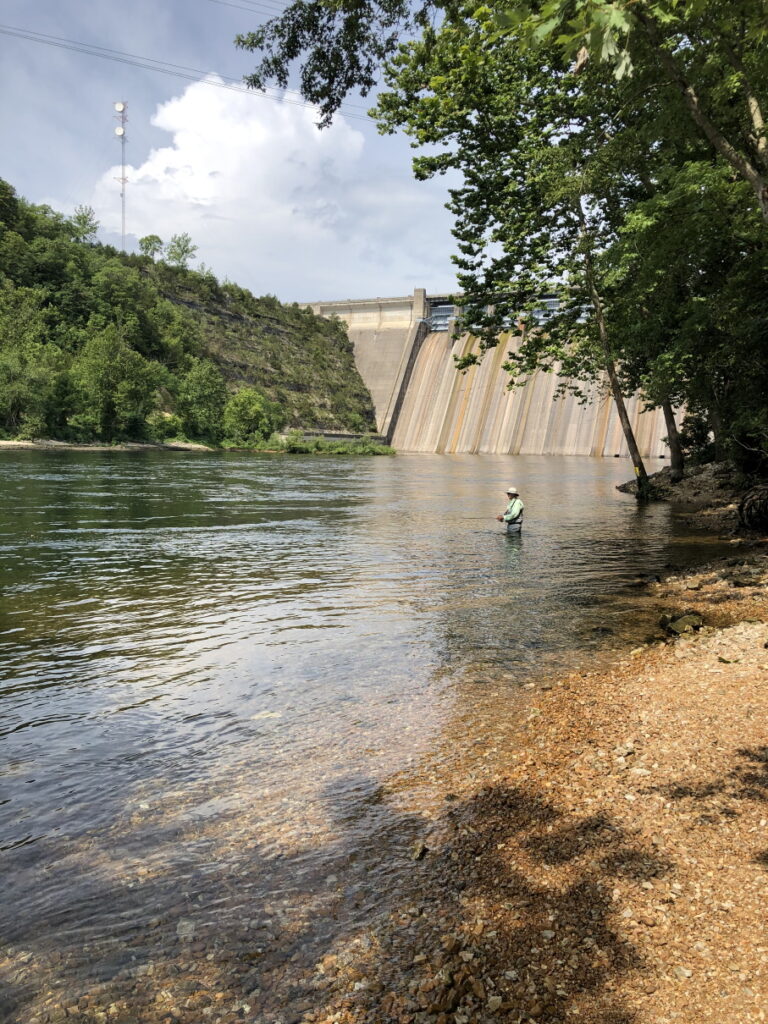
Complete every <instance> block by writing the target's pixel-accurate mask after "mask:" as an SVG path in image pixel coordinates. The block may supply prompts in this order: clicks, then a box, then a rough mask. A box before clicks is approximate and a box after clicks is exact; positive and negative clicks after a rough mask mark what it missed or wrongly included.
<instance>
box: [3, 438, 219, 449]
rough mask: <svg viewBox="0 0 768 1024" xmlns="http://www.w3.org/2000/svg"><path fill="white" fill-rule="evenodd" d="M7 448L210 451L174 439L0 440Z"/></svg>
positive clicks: (191, 443) (4, 447) (193, 442)
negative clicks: (105, 441) (90, 441)
mask: <svg viewBox="0 0 768 1024" xmlns="http://www.w3.org/2000/svg"><path fill="white" fill-rule="evenodd" d="M2 449H8V450H11V451H34V452H40V451H64V452H66V451H73V452H85V451H90V452H127V451H171V452H173V451H179V452H187V451H190V452H212V451H215V450H216V449H215V448H211V447H209V446H208V445H205V444H197V443H196V442H195V441H176V442H174V443H172V444H171V443H168V444H163V443H161V442H159V441H158V442H152V443H149V442H142V441H121V442H119V443H116V444H75V443H74V442H71V441H50V440H45V439H41V440H36V441H0V451H1V450H2Z"/></svg>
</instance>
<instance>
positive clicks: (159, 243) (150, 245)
mask: <svg viewBox="0 0 768 1024" xmlns="http://www.w3.org/2000/svg"><path fill="white" fill-rule="evenodd" d="M162 251H163V240H162V238H161V237H160V236H159V235H144V237H143V238H140V239H139V252H140V253H141V254H142V256H149V258H150V259H151V260H154V259H155V257H156V256H159V255H160V253H162Z"/></svg>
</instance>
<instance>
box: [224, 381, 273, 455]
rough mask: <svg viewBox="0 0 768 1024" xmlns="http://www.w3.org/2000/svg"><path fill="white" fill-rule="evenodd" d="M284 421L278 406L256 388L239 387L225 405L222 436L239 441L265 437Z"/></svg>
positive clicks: (243, 441) (250, 440)
mask: <svg viewBox="0 0 768 1024" xmlns="http://www.w3.org/2000/svg"><path fill="white" fill-rule="evenodd" d="M284 423H285V417H284V416H283V414H282V412H281V410H280V407H279V406H278V405H277V404H276V403H275V402H270V401H269V400H268V399H266V398H265V397H264V395H262V394H261V392H259V391H257V390H256V388H241V389H240V390H239V391H238V392H236V394H234V395H232V397H231V398H230V399H229V401H228V402H227V404H226V406H225V407H224V416H223V426H224V436H225V437H227V438H229V439H230V440H231V441H236V442H237V443H239V444H247V443H249V442H253V441H260V440H264V439H266V438H268V437H269V436H270V435H271V434H274V432H275V431H276V430H279V429H280V428H281V427H282V426H283V425H284Z"/></svg>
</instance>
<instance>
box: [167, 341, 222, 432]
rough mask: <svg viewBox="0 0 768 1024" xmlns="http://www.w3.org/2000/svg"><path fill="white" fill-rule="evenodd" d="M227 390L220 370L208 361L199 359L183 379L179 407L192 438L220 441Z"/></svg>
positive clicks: (178, 400) (186, 428) (193, 363)
mask: <svg viewBox="0 0 768 1024" xmlns="http://www.w3.org/2000/svg"><path fill="white" fill-rule="evenodd" d="M226 401H227V388H226V385H225V383H224V378H223V377H222V375H221V371H220V370H219V368H218V367H217V366H216V365H215V364H214V363H212V362H211V361H210V360H208V359H195V360H194V361H193V362H192V365H191V367H190V369H189V370H188V371H187V373H186V374H185V375H184V377H183V378H182V379H181V383H180V385H179V390H178V398H177V407H178V412H179V415H180V416H181V419H182V422H183V424H184V429H185V430H186V432H187V433H188V434H189V435H190V436H191V437H202V438H206V439H208V440H211V441H218V440H219V438H220V437H221V436H222V418H223V415H224V405H225V403H226Z"/></svg>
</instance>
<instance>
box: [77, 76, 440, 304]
mask: <svg viewBox="0 0 768 1024" xmlns="http://www.w3.org/2000/svg"><path fill="white" fill-rule="evenodd" d="M212 78H213V76H212ZM213 80H214V81H220V80H218V79H215V78H213ZM315 121H316V114H315V112H314V111H313V110H312V109H310V108H308V107H304V106H299V105H296V104H293V103H289V102H275V101H271V100H268V99H263V98H260V97H257V96H255V95H253V94H250V93H244V92H239V91H230V90H224V89H219V88H213V87H212V86H211V85H209V84H206V83H205V82H197V83H195V84H193V85H190V86H189V87H187V88H186V89H185V91H184V92H183V94H182V95H181V96H178V97H176V98H174V99H172V100H170V101H168V102H167V103H164V104H162V105H161V106H160V107H158V109H157V112H156V114H155V115H154V117H153V119H152V123H153V124H154V125H155V126H156V127H158V128H160V129H162V130H164V131H167V132H168V133H169V134H170V135H171V136H172V142H171V144H170V145H168V146H164V147H162V148H159V149H154V150H152V152H150V154H149V156H148V157H147V159H146V161H145V162H144V163H143V164H142V165H141V166H139V167H129V168H128V169H127V177H128V179H129V183H128V186H127V208H128V214H127V228H128V231H129V233H130V234H131V235H132V236H134V237H135V238H140V237H141V236H142V235H145V234H150V233H155V234H158V235H160V236H161V237H162V238H164V239H165V240H167V239H168V238H170V236H171V235H172V234H176V233H178V232H181V231H188V232H189V234H190V235H191V236H192V238H193V240H194V241H195V243H196V244H197V245H198V246H199V254H198V255H199V257H200V259H201V260H202V261H204V262H205V263H206V264H208V265H209V266H211V267H212V269H213V270H214V271H215V272H216V273H217V274H218V275H219V276H220V277H223V276H227V277H229V278H230V279H231V280H234V281H237V282H238V283H240V284H243V285H246V286H247V287H249V288H251V289H252V290H253V291H255V292H256V293H257V294H262V293H266V292H272V293H274V294H276V295H277V296H278V297H279V298H281V299H286V300H292V299H307V300H311V299H331V298H346V297H366V296H368V295H387V294H392V295H394V294H405V293H407V292H410V291H411V290H412V289H413V288H414V287H421V286H424V287H427V288H444V287H449V286H450V284H451V280H452V275H451V270H450V265H449V263H448V260H447V255H446V254H447V253H448V252H450V237H449V218H448V214H447V213H446V211H444V209H443V208H442V204H443V202H444V193H445V184H444V183H443V182H440V183H438V182H431V183H428V184H424V183H418V182H415V181H413V180H412V179H411V177H410V166H409V162H408V157H407V155H406V154H407V153H408V150H407V149H405V148H404V147H398V150H399V151H398V154H397V159H396V161H395V162H394V163H393V161H392V155H391V153H388V152H387V150H386V149H385V148H384V143H379V144H378V146H377V145H376V143H372V142H371V141H370V140H369V139H368V138H367V137H366V133H364V132H363V131H362V130H361V129H359V128H358V127H356V126H353V124H352V123H351V122H350V121H348V120H346V119H345V118H344V117H338V118H337V119H336V121H335V122H334V124H333V125H332V127H330V128H328V129H326V130H324V131H322V132H321V131H318V129H317V128H316V126H315ZM366 127H368V126H366ZM129 145H130V124H129ZM394 148H395V147H392V149H393V150H394ZM403 150H404V152H403ZM119 174H120V168H119V167H112V168H111V169H110V170H109V171H107V172H106V173H105V174H104V175H103V176H102V178H101V179H100V180H99V182H98V183H97V185H96V188H95V191H94V196H93V199H92V204H93V206H94V208H95V209H96V212H97V215H98V217H99V219H100V220H101V222H102V224H103V226H104V228H105V229H106V230H107V231H110V232H117V233H119V231H120V205H119V199H118V192H119V186H118V185H117V183H116V181H115V177H116V176H118V175H119ZM436 251H439V252H440V254H441V255H440V257H439V259H435V258H433V257H432V256H431V253H433V252H436Z"/></svg>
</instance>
